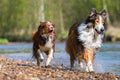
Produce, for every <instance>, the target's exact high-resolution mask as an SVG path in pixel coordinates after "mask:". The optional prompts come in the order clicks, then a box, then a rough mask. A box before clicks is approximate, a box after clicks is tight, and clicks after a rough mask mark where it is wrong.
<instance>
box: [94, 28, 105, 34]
mask: <svg viewBox="0 0 120 80" xmlns="http://www.w3.org/2000/svg"><path fill="white" fill-rule="evenodd" d="M95 31H96V32H97V33H98V34H103V33H104V31H98V30H97V29H95Z"/></svg>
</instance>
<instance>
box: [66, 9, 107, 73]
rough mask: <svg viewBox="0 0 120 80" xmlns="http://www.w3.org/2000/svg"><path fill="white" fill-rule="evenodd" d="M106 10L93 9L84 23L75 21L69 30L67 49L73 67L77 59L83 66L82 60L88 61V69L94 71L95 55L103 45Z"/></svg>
mask: <svg viewBox="0 0 120 80" xmlns="http://www.w3.org/2000/svg"><path fill="white" fill-rule="evenodd" d="M105 19H106V11H105V10H103V11H102V12H99V13H98V12H97V11H96V10H95V9H92V10H91V12H90V15H89V16H88V17H87V19H86V20H85V21H84V22H83V23H79V22H78V23H75V24H73V26H72V27H71V28H70V30H69V34H68V39H67V41H66V51H67V53H68V54H69V55H70V64H71V68H73V67H74V61H75V59H78V63H79V65H80V67H81V68H83V65H82V60H84V61H85V62H86V71H87V72H91V71H93V67H92V64H93V61H94V55H95V53H96V52H97V51H98V49H99V48H100V47H101V44H102V40H103V37H104V25H105V22H104V21H105Z"/></svg>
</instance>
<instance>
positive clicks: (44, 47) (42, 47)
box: [39, 37, 53, 51]
mask: <svg viewBox="0 0 120 80" xmlns="http://www.w3.org/2000/svg"><path fill="white" fill-rule="evenodd" d="M52 46H53V43H52V39H51V38H50V37H49V40H48V41H47V42H46V44H45V45H44V46H41V45H39V47H40V50H41V51H47V50H49V49H50V48H52Z"/></svg>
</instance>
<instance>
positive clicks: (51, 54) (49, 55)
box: [46, 49, 53, 67]
mask: <svg viewBox="0 0 120 80" xmlns="http://www.w3.org/2000/svg"><path fill="white" fill-rule="evenodd" d="M46 54H47V61H46V67H48V66H50V62H51V59H53V49H50V50H49V51H47V52H46Z"/></svg>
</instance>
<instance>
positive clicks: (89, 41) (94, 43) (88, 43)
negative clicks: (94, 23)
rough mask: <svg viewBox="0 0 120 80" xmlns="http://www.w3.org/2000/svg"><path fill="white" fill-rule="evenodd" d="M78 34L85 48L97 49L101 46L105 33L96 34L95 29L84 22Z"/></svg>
mask: <svg viewBox="0 0 120 80" xmlns="http://www.w3.org/2000/svg"><path fill="white" fill-rule="evenodd" d="M78 34H79V35H78V40H79V41H82V42H83V46H84V47H85V48H93V49H95V48H100V47H101V44H102V38H103V35H100V34H97V35H95V31H94V29H93V28H89V29H88V28H87V25H86V24H84V23H83V24H81V25H80V26H79V27H78ZM94 37H95V38H94Z"/></svg>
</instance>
